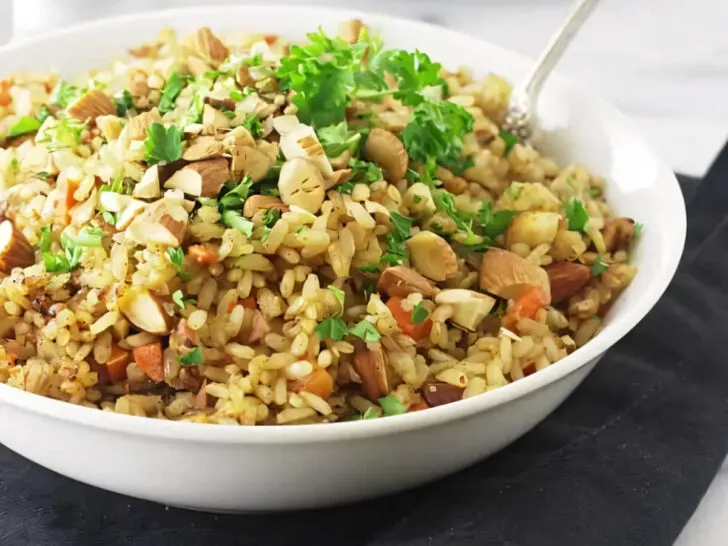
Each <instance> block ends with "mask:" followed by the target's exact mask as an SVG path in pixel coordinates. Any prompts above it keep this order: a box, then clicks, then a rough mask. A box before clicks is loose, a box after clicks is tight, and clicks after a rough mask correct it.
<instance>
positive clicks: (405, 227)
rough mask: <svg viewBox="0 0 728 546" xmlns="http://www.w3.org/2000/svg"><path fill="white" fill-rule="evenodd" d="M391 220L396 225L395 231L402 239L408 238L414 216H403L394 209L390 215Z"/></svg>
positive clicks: (393, 225)
mask: <svg viewBox="0 0 728 546" xmlns="http://www.w3.org/2000/svg"><path fill="white" fill-rule="evenodd" d="M389 220H390V222H391V223H392V227H394V232H395V233H396V234H397V237H399V238H400V239H402V240H403V241H404V240H407V239H409V237H410V229H412V218H407V217H406V216H402V215H401V214H400V213H398V212H396V211H392V212H391V213H390V215H389Z"/></svg>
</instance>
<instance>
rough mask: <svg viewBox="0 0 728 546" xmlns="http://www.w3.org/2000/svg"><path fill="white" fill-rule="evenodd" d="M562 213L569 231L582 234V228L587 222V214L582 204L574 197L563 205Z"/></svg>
mask: <svg viewBox="0 0 728 546" xmlns="http://www.w3.org/2000/svg"><path fill="white" fill-rule="evenodd" d="M564 211H565V213H566V220H567V221H568V223H569V226H568V227H569V231H578V232H580V233H584V227H585V226H586V223H587V222H588V221H589V213H588V212H587V211H586V209H585V208H584V203H582V202H581V201H580V200H579V199H576V198H575V197H574V198H572V199H571V201H569V202H568V203H565V204H564Z"/></svg>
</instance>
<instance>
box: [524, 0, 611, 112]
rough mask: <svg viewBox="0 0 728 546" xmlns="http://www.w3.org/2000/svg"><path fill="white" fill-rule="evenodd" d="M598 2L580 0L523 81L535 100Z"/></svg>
mask: <svg viewBox="0 0 728 546" xmlns="http://www.w3.org/2000/svg"><path fill="white" fill-rule="evenodd" d="M598 2H599V0H578V1H577V3H576V5H575V6H574V7H573V9H572V10H571V13H570V14H569V16H568V17H567V18H566V21H564V23H563V24H562V25H561V28H559V29H558V30H557V31H556V32H555V33H554V34H553V36H551V41H550V42H549V44H548V46H547V47H546V50H545V51H544V52H543V53H542V54H541V57H539V59H538V61H537V62H536V64H535V65H534V66H533V67H532V68H531V71H530V72H529V73H528V75H527V76H526V79H525V80H524V81H523V90H524V91H525V92H526V94H527V95H528V96H529V98H531V99H532V100H533V101H535V99H536V97H537V96H538V94H539V93H540V91H541V88H542V87H543V84H544V82H545V81H546V78H547V77H548V75H549V74H550V73H551V71H552V70H553V68H554V67H555V66H556V64H557V63H558V62H559V60H560V59H561V57H562V56H563V54H564V51H566V48H567V47H568V45H569V44H570V43H571V41H572V40H573V39H574V36H576V33H577V32H578V31H579V29H580V28H581V26H582V25H583V24H584V21H586V20H587V18H588V17H589V15H590V14H591V12H592V10H593V9H594V8H595V7H596V5H597V3H598Z"/></svg>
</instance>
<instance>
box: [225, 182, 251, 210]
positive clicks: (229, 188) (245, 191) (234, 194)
mask: <svg viewBox="0 0 728 546" xmlns="http://www.w3.org/2000/svg"><path fill="white" fill-rule="evenodd" d="M252 187H253V179H252V178H250V176H246V177H245V178H243V179H242V180H241V181H240V182H239V183H238V184H235V183H233V182H231V181H229V182H226V183H225V186H224V187H223V193H222V197H219V198H218V200H217V202H218V206H219V207H220V210H222V211H225V210H231V209H234V210H238V209H241V208H243V201H245V200H246V199H247V198H248V196H249V195H250V191H251V189H252Z"/></svg>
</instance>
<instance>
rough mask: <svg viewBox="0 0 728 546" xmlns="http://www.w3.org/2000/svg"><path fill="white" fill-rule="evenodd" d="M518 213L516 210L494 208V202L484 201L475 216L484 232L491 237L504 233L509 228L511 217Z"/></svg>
mask: <svg viewBox="0 0 728 546" xmlns="http://www.w3.org/2000/svg"><path fill="white" fill-rule="evenodd" d="M516 214H518V212H516V211H515V210H496V211H494V210H493V204H492V203H490V202H489V201H484V202H483V204H482V205H481V206H480V209H478V212H477V214H476V215H475V218H476V220H477V222H478V224H480V226H481V227H482V228H483V232H484V233H485V235H486V236H488V237H490V238H491V239H495V238H496V237H498V236H499V235H502V234H503V233H505V232H506V230H507V229H508V225H509V224H510V223H511V219H512V218H513V217H514V216H515V215H516Z"/></svg>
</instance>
